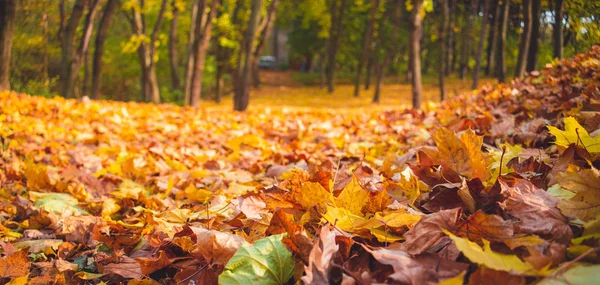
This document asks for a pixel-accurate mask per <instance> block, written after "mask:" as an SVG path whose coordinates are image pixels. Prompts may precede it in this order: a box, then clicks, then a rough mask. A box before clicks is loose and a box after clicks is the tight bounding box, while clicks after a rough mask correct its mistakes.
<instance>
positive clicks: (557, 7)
mask: <svg viewBox="0 0 600 285" xmlns="http://www.w3.org/2000/svg"><path fill="white" fill-rule="evenodd" d="M564 8H565V7H564V5H563V0H554V29H553V31H552V44H553V46H554V57H557V58H559V59H562V58H563V56H564V54H563V53H564V52H563V40H564V38H563V22H562V21H563V18H564V16H565V10H564Z"/></svg>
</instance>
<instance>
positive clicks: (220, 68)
mask: <svg viewBox="0 0 600 285" xmlns="http://www.w3.org/2000/svg"><path fill="white" fill-rule="evenodd" d="M222 77H223V66H221V65H220V64H217V72H216V74H215V81H216V82H215V102H217V103H221V80H222V79H221V78H222Z"/></svg>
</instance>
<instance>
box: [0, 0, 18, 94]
mask: <svg viewBox="0 0 600 285" xmlns="http://www.w3.org/2000/svg"><path fill="white" fill-rule="evenodd" d="M16 11H17V1H16V0H4V1H2V4H0V91H5V90H10V83H9V81H8V76H9V73H10V55H11V52H12V42H13V31H14V28H15V15H16Z"/></svg>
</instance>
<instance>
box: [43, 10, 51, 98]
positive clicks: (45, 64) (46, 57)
mask: <svg viewBox="0 0 600 285" xmlns="http://www.w3.org/2000/svg"><path fill="white" fill-rule="evenodd" d="M44 9H48V8H47V7H46V5H44ZM42 35H44V38H45V39H46V41H45V45H44V48H43V56H42V81H43V84H44V87H46V88H48V83H49V82H48V65H49V53H48V50H49V48H48V46H49V43H50V40H49V34H48V13H44V14H42Z"/></svg>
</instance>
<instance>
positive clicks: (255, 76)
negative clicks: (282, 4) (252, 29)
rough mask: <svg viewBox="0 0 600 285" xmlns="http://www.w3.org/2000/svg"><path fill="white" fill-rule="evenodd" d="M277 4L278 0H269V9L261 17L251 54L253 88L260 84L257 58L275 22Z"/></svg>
mask: <svg viewBox="0 0 600 285" xmlns="http://www.w3.org/2000/svg"><path fill="white" fill-rule="evenodd" d="M277 5H279V0H272V1H271V5H269V9H268V11H267V16H266V17H265V18H264V19H263V21H264V22H263V23H261V24H260V27H261V28H260V29H259V37H258V43H257V45H256V47H255V48H254V52H253V54H252V82H253V83H254V87H255V88H258V87H259V86H260V74H259V69H258V59H259V57H260V54H261V53H262V51H263V49H264V47H265V44H266V42H267V40H268V39H269V36H270V35H271V29H272V28H273V24H274V23H275V17H276V14H275V12H277Z"/></svg>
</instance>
